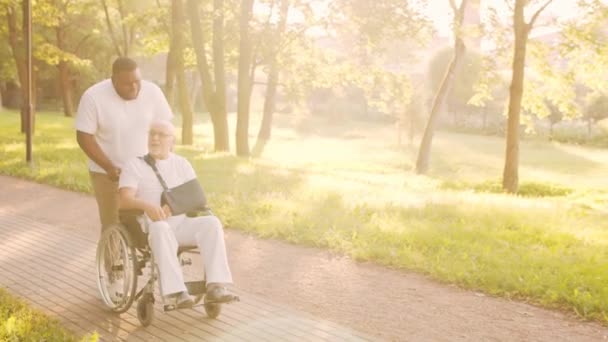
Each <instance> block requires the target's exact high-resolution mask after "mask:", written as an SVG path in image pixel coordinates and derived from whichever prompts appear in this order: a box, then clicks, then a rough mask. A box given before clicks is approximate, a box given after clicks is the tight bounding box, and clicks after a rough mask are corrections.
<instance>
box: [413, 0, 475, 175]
mask: <svg viewBox="0 0 608 342" xmlns="http://www.w3.org/2000/svg"><path fill="white" fill-rule="evenodd" d="M450 5H451V7H452V10H453V12H454V29H453V31H454V57H453V58H452V60H451V61H450V64H449V65H448V69H447V70H446V72H445V75H444V76H443V80H442V81H441V85H440V86H439V89H438V90H437V93H436V94H435V98H434V99H433V106H432V108H431V114H430V115H429V119H428V121H427V124H426V128H425V129H424V135H423V136H422V141H420V148H419V150H418V157H417V159H416V173H418V174H425V173H427V172H428V170H429V162H430V159H431V144H432V143H433V134H434V133H435V126H436V125H437V119H438V118H439V114H441V111H442V110H443V107H444V105H445V100H446V98H447V96H448V93H449V92H450V89H451V88H452V84H453V83H454V77H456V71H457V70H458V67H459V66H460V62H461V60H462V57H463V56H464V53H465V52H466V46H465V45H464V40H463V39H462V32H460V28H461V27H462V22H463V19H464V11H465V9H466V6H467V0H462V2H461V3H460V7H458V8H456V5H455V3H454V2H453V1H450Z"/></svg>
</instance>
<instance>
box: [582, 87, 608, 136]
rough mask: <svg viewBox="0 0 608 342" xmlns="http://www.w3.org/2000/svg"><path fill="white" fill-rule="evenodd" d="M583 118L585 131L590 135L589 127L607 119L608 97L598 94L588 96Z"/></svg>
mask: <svg viewBox="0 0 608 342" xmlns="http://www.w3.org/2000/svg"><path fill="white" fill-rule="evenodd" d="M584 118H585V120H587V131H588V133H589V134H591V127H592V126H593V125H594V124H596V123H597V122H598V121H601V120H604V119H606V118H608V95H606V94H598V93H596V94H592V95H590V96H589V98H588V100H587V107H586V108H585V114H584Z"/></svg>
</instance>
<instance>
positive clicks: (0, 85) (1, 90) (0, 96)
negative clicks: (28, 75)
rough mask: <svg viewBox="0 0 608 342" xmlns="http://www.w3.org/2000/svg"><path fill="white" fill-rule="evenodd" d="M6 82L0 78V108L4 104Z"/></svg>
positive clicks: (2, 107) (0, 108)
mask: <svg viewBox="0 0 608 342" xmlns="http://www.w3.org/2000/svg"><path fill="white" fill-rule="evenodd" d="M6 97H7V94H6V82H5V81H2V80H0V110H2V109H4V106H6Z"/></svg>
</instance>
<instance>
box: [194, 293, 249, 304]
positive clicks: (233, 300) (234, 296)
mask: <svg viewBox="0 0 608 342" xmlns="http://www.w3.org/2000/svg"><path fill="white" fill-rule="evenodd" d="M240 301H241V299H240V298H239V296H237V295H232V296H231V297H230V298H229V299H225V300H208V299H206V298H205V302H204V304H228V303H234V302H240ZM204 304H203V305H204Z"/></svg>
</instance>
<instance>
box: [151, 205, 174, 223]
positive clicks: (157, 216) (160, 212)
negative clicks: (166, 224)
mask: <svg viewBox="0 0 608 342" xmlns="http://www.w3.org/2000/svg"><path fill="white" fill-rule="evenodd" d="M145 211H146V214H147V215H148V217H149V218H150V219H151V220H152V221H154V222H156V221H162V220H166V219H167V217H169V216H167V215H166V214H165V210H164V209H163V208H162V207H158V206H154V205H151V206H148V207H147V208H146V210H145Z"/></svg>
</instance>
